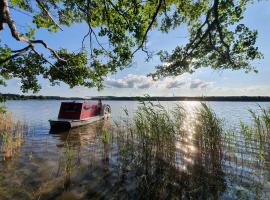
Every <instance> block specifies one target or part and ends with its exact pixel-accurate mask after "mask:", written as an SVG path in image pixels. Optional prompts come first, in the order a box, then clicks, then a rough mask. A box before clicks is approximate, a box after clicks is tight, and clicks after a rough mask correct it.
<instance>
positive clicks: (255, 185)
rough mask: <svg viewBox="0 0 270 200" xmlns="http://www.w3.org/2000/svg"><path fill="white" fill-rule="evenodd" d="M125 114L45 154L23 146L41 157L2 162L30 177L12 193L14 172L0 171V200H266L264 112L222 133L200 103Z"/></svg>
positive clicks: (143, 107) (67, 137)
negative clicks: (113, 121) (227, 199)
mask: <svg viewBox="0 0 270 200" xmlns="http://www.w3.org/2000/svg"><path fill="white" fill-rule="evenodd" d="M124 113H125V116H124V117H123V118H121V119H119V120H118V121H116V122H115V123H114V124H109V123H107V122H101V123H98V124H94V125H91V126H89V127H85V128H79V129H74V130H71V131H69V132H68V133H62V134H61V135H59V137H60V138H59V139H60V144H57V146H56V145H55V143H53V144H50V143H48V144H47V143H46V145H48V147H46V148H45V149H43V148H44V146H45V143H37V144H35V143H34V144H33V143H32V142H28V143H27V142H26V144H25V146H26V147H25V149H31V151H32V150H33V149H35V148H36V149H39V150H33V158H32V159H31V160H29V159H28V158H27V161H26V160H24V159H23V156H24V155H21V157H22V159H17V160H16V159H13V160H11V161H8V162H14V163H16V165H18V166H22V168H24V170H25V172H24V173H26V174H28V173H27V170H29V171H31V173H29V174H28V175H27V176H25V179H23V180H21V181H23V183H24V184H25V185H24V186H23V188H25V190H23V191H21V190H19V189H17V191H16V192H14V191H13V192H12V191H11V189H10V188H11V185H12V186H13V185H14V184H15V185H16V184H17V183H16V181H15V180H13V179H12V180H11V179H9V178H8V176H9V175H10V174H12V173H14V170H16V169H17V168H15V169H14V168H13V170H12V168H11V169H6V168H5V167H4V165H2V164H1V165H0V170H1V169H3V171H4V172H5V174H4V173H0V179H2V180H3V181H2V183H1V182H0V191H1V192H0V193H1V194H0V198H1V197H3V198H5V199H20V198H19V197H18V193H20V192H21V193H24V192H25V191H29V188H31V189H32V188H33V183H35V187H34V189H32V190H33V191H35V192H34V193H33V194H32V197H31V198H32V199H35V198H39V199H61V198H62V199H63V198H64V197H65V198H71V197H72V198H75V199H76V198H77V199H104V198H105V199H106V198H111V199H226V198H229V199H265V198H267V196H269V185H268V183H269V180H268V176H267V173H268V171H269V169H270V165H269V163H270V156H269V153H268V152H269V136H270V135H269V134H270V132H269V130H270V129H269V128H270V110H269V109H267V108H261V107H259V110H256V111H250V112H249V113H250V122H249V123H247V122H245V123H244V122H241V121H240V122H239V123H238V126H237V127H232V126H230V125H226V121H225V120H223V119H221V118H220V117H219V116H218V115H217V114H216V113H215V112H214V111H213V110H212V109H211V108H210V107H209V106H208V105H207V104H206V103H201V105H200V106H199V107H197V108H194V109H193V110H191V109H190V108H189V107H185V106H184V104H183V105H175V106H174V107H173V108H166V107H164V106H162V105H161V104H160V103H158V102H141V104H140V105H139V107H138V108H137V110H136V112H135V113H130V112H129V111H128V110H127V109H124ZM4 116H6V117H7V116H8V115H4ZM6 121H7V119H6ZM1 122H2V120H1ZM2 124H3V123H2ZM225 125H226V126H225ZM1 127H3V125H1ZM57 137H58V136H57ZM13 141H15V139H14V140H13ZM26 141H28V140H26ZM39 142H40V141H39ZM14 144H15V143H14ZM33 145H34V146H33ZM35 145H36V146H35ZM59 147H60V148H59ZM40 149H43V150H42V152H43V154H41V153H40ZM25 151H26V152H27V150H25ZM40 156H41V157H40ZM50 160H52V161H53V162H50ZM8 162H7V163H8ZM20 162H22V163H21V165H19V163H20ZM16 165H15V166H16ZM18 170H22V169H20V168H19V169H18ZM33 171H35V173H32V172H33ZM20 173H21V172H20ZM30 177H32V179H33V180H32V181H29V178H30ZM52 180H54V181H52ZM9 187H10V188H9ZM18 190H19V191H18ZM8 191H10V192H9V193H7V192H8ZM1 195H2V196H1ZM16 195H17V196H16ZM27 195H28V196H31V194H29V192H28V193H27ZM20 197H21V196H20ZM31 198H29V199H31ZM25 199H28V198H25Z"/></svg>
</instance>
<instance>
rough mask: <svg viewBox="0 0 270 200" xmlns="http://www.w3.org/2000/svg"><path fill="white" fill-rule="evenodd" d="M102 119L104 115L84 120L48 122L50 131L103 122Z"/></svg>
mask: <svg viewBox="0 0 270 200" xmlns="http://www.w3.org/2000/svg"><path fill="white" fill-rule="evenodd" d="M104 118H105V117H104V115H98V116H94V117H90V118H88V119H84V120H72V119H56V120H49V122H50V125H51V129H57V128H75V127H79V126H84V125H87V124H91V123H94V122H96V121H100V120H103V119H104ZM106 118H107V117H106Z"/></svg>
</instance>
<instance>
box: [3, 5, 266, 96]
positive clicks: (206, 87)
mask: <svg viewBox="0 0 270 200" xmlns="http://www.w3.org/2000/svg"><path fill="white" fill-rule="evenodd" d="M13 17H14V18H15V21H16V23H17V27H18V29H20V30H21V31H23V26H25V25H26V24H27V23H30V22H31V18H29V17H27V16H25V15H22V14H20V13H13ZM268 20H270V2H269V1H260V2H257V3H255V4H252V5H250V6H249V7H248V8H247V11H246V14H245V18H244V20H243V22H244V23H245V24H246V25H247V26H249V27H250V28H252V29H257V30H258V39H257V46H258V47H259V48H260V51H261V52H262V53H263V54H264V59H262V60H258V61H255V62H254V65H255V66H256V67H257V69H258V70H259V73H257V74H256V73H252V72H251V73H248V74H246V73H244V71H241V70H240V71H231V70H226V71H214V70H212V69H210V68H201V69H198V70H197V71H196V72H195V73H193V74H183V75H182V76H178V77H173V78H172V77H170V78H165V79H162V80H159V81H157V82H154V81H152V80H151V79H150V78H148V77H146V75H147V74H148V73H150V72H153V71H154V66H155V65H157V64H158V63H159V58H158V57H153V59H152V60H150V61H149V62H145V55H144V54H143V53H141V52H140V53H138V54H136V56H135V59H134V66H133V67H131V68H127V69H125V70H123V71H119V72H118V73H117V74H115V75H111V76H109V77H108V79H107V80H106V81H105V86H106V87H105V89H104V90H102V91H100V92H98V91H97V90H96V89H95V88H92V89H89V88H84V87H80V86H79V87H75V88H73V89H70V88H69V87H68V86H67V85H65V84H64V83H61V85H60V86H54V87H52V86H50V84H49V82H48V81H46V80H44V79H40V83H41V85H42V89H41V91H40V92H39V93H38V94H40V95H57V96H79V97H85V96H101V95H115V96H136V95H144V94H149V95H152V96H154V95H159V96H184V95H185V96H201V95H269V96H270V78H269V75H270V37H269V34H270V26H269V23H268ZM86 32H87V27H86V26H85V25H84V24H77V25H73V26H72V27H71V28H64V31H60V32H58V33H49V32H47V31H45V30H39V31H38V32H37V35H36V38H37V39H39V38H42V39H44V40H45V41H46V42H47V43H48V44H49V46H51V47H54V48H59V47H65V48H67V49H69V50H78V49H79V48H80V47H81V40H82V38H83V36H84V35H85V33H86ZM186 35H187V34H186V33H185V30H184V28H182V29H181V27H180V28H178V29H177V30H175V31H172V32H170V33H169V34H162V33H160V32H158V31H152V32H150V37H149V42H148V44H147V46H148V48H149V49H150V50H151V51H153V52H157V51H159V50H161V49H164V50H168V51H170V50H172V49H174V48H175V47H176V45H177V44H181V43H184V42H185V41H186V37H185V36H186ZM0 38H1V39H3V40H4V41H7V43H8V44H9V45H10V46H11V47H13V48H15V49H19V48H20V47H22V44H21V43H19V42H17V41H15V40H14V39H13V38H11V37H10V34H9V32H8V30H7V29H6V30H4V31H3V32H1V33H0ZM7 83H8V86H7V87H2V86H0V92H1V93H21V91H20V81H19V80H18V79H12V80H9V81H8V82H7ZM29 94H31V93H29Z"/></svg>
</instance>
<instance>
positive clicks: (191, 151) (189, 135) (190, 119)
mask: <svg viewBox="0 0 270 200" xmlns="http://www.w3.org/2000/svg"><path fill="white" fill-rule="evenodd" d="M182 105H183V106H184V108H185V110H186V117H185V120H184V121H183V132H184V134H183V135H182V136H181V138H180V139H179V141H177V142H176V148H177V150H178V152H179V154H180V156H179V159H180V160H182V161H181V162H178V164H179V166H178V168H179V170H181V171H185V170H186V169H187V165H193V164H194V155H195V153H196V151H197V148H196V146H195V130H194V125H193V123H194V120H195V114H196V108H197V107H198V106H199V102H195V101H187V102H183V104H182Z"/></svg>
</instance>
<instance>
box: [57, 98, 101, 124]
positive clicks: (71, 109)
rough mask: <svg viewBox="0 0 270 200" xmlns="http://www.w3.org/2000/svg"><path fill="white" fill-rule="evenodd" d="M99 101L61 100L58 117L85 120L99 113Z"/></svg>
mask: <svg viewBox="0 0 270 200" xmlns="http://www.w3.org/2000/svg"><path fill="white" fill-rule="evenodd" d="M101 108H102V104H101V103H95V102H62V103H61V107H60V111H59V114H58V118H60V119H78V120H85V119H88V118H90V117H94V116H97V115H100V114H101Z"/></svg>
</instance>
